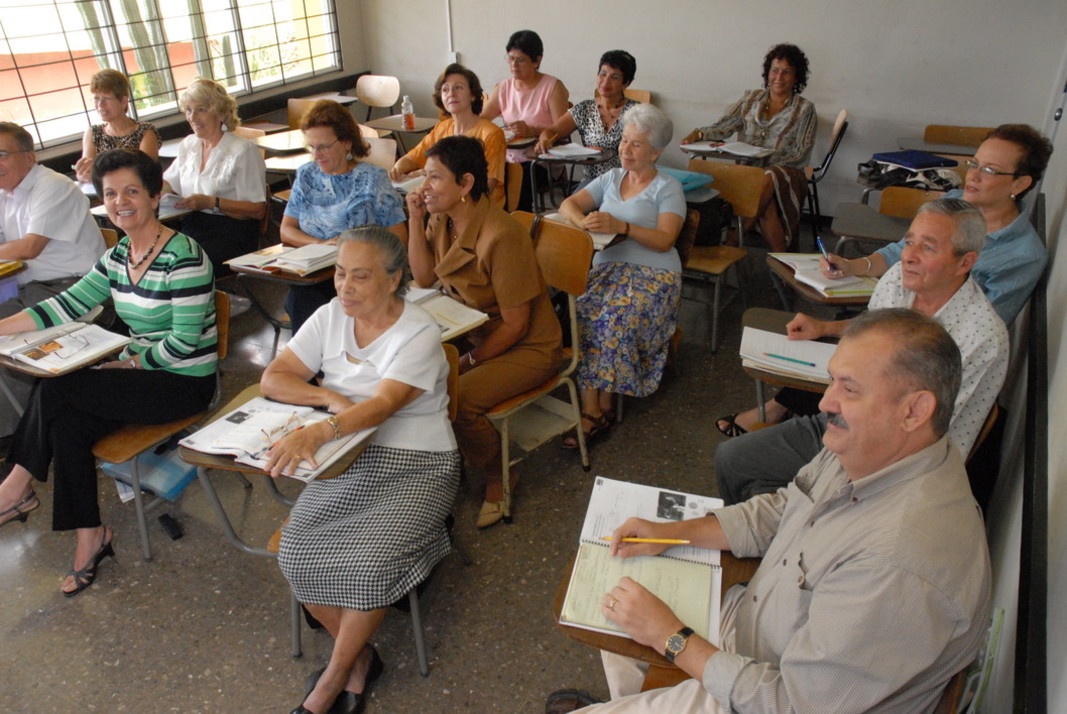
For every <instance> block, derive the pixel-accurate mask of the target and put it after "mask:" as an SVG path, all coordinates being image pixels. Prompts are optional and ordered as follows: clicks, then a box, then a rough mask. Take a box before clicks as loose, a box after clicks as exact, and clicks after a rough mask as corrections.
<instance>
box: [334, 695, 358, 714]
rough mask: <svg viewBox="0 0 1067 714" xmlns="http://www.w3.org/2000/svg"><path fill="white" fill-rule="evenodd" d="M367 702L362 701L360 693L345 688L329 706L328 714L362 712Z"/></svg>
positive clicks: (355, 713)
mask: <svg viewBox="0 0 1067 714" xmlns="http://www.w3.org/2000/svg"><path fill="white" fill-rule="evenodd" d="M366 706H367V703H366V702H365V701H363V695H362V694H356V693H355V692H349V691H348V690H345V691H343V692H341V693H340V694H338V695H337V699H334V700H333V706H332V707H330V714H362V712H363V709H364V708H365V707H366Z"/></svg>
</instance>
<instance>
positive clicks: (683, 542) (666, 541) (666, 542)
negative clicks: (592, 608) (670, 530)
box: [601, 536, 689, 545]
mask: <svg viewBox="0 0 1067 714" xmlns="http://www.w3.org/2000/svg"><path fill="white" fill-rule="evenodd" d="M601 540H614V539H613V538H612V537H611V536H604V537H603V538H601ZM619 540H620V541H621V542H622V543H662V544H663V545H689V541H687V540H679V539H677V538H620V539H619Z"/></svg>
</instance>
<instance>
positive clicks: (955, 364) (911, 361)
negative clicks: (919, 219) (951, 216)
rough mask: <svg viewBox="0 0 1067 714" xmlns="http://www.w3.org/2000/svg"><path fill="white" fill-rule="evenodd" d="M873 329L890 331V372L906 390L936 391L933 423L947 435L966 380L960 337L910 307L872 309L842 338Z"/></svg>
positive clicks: (851, 324) (939, 433)
mask: <svg viewBox="0 0 1067 714" xmlns="http://www.w3.org/2000/svg"><path fill="white" fill-rule="evenodd" d="M927 205H929V204H927ZM872 330H876V331H879V332H883V333H886V334H887V336H889V337H890V338H891V339H892V344H893V345H894V347H895V350H896V353H895V354H893V355H891V356H890V358H889V360H888V364H889V367H888V372H887V374H886V376H887V377H890V378H891V379H895V380H897V381H898V382H900V383H901V385H902V391H905V390H919V389H921V390H926V391H928V392H932V393H933V395H934V399H936V400H937V407H936V408H935V409H934V414H933V416H932V417H931V419H930V425H931V426H932V427H933V430H934V434H935V435H937V437H938V438H940V437H942V436H944V435H945V434H946V433H948V428H949V425H950V424H951V423H952V410H953V409H954V408H955V406H956V396H957V395H958V394H959V391H960V384H961V382H962V380H963V358H962V357H961V356H960V348H959V347H958V346H957V345H956V341H955V340H953V339H952V336H951V335H949V334H948V332H947V331H946V330H945V328H944V327H943V326H942V325H941V323H940V322H938V321H937V320H935V319H934V318H932V317H927V316H926V315H923V314H921V313H918V312H916V311H915V310H910V309H908V308H886V309H882V310H868V311H867V312H865V313H863V314H862V315H860V316H859V317H856V318H855V319H853V320H849V323H848V326H847V327H846V328H845V332H844V334H843V335H842V336H841V339H842V340H846V339H850V338H854V337H858V336H860V335H862V334H864V333H865V332H870V331H872Z"/></svg>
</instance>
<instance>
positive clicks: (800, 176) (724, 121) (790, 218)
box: [682, 44, 819, 251]
mask: <svg viewBox="0 0 1067 714" xmlns="http://www.w3.org/2000/svg"><path fill="white" fill-rule="evenodd" d="M807 84H808V57H807V55H805V54H804V51H803V50H801V49H800V48H799V47H797V46H796V45H787V44H781V45H775V46H774V47H772V48H771V49H770V51H768V52H767V55H766V56H765V57H764V58H763V89H752V90H749V91H747V92H745V95H744V96H743V97H741V99H740V100H738V102H737V103H736V104H734V105H733V106H732V107H730V108H729V109H728V110H727V111H726V114H724V115H723V116H722V118H721V119H719V121H717V122H715V123H714V124H712V125H711V126H706V127H704V128H702V129H694V130H693V131H692V132H690V133H689V135H688V136H686V137H685V138H684V139H682V143H683V144H689V143H692V142H694V141H703V140H720V139H725V138H727V137H728V136H730V135H731V134H734V133H736V134H737V138H738V140H739V141H744V142H747V143H749V144H752V145H753V146H761V147H764V148H767V149H771V150H772V153H771V155H770V156H768V157H767V164H768V168H767V170H766V176H765V178H764V181H763V195H762V196H761V197H760V206H759V216H758V217H757V219H756V221H757V224H758V226H759V232H760V235H762V236H763V238H764V239H765V240H766V241H767V243H768V244H769V245H770V246H771V250H777V251H783V250H786V249H787V248H788V247H789V245H790V244H791V243H792V242H793V240H794V239H795V238H796V236H797V228H798V226H799V225H800V207H801V204H802V203H803V201H804V197H805V196H807V194H808V183H807V179H806V178H805V176H804V167H805V166H807V164H808V161H809V159H810V158H811V147H812V145H813V144H814V143H815V130H816V128H817V126H818V120H819V119H818V117H817V116H816V114H815V105H814V104H812V103H811V102H809V101H808V100H807V99H805V98H804V97H802V96H800V93H801V92H803V91H804V87H806V86H807Z"/></svg>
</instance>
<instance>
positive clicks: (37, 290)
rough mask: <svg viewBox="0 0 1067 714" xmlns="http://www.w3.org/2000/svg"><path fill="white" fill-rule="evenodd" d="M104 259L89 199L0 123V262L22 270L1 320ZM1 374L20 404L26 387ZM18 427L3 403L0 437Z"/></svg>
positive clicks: (14, 127) (20, 132) (13, 127)
mask: <svg viewBox="0 0 1067 714" xmlns="http://www.w3.org/2000/svg"><path fill="white" fill-rule="evenodd" d="M103 254H104V240H103V238H101V237H100V229H99V228H97V226H96V223H95V222H94V221H93V217H92V215H91V214H90V213H89V199H87V198H86V197H85V195H84V194H83V193H82V192H81V190H79V189H78V186H77V184H75V183H74V182H73V181H71V180H70V179H69V178H67V177H66V176H62V175H60V174H57V173H56V172H55V171H52V170H51V169H49V168H46V167H44V166H39V165H38V164H37V156H36V154H35V153H34V151H33V137H32V136H30V134H29V132H27V131H26V130H25V129H23V128H22V127H21V126H19V125H18V124H12V123H11V122H0V260H21V261H23V262H24V263H25V264H26V269H25V270H24V271H22V272H21V273H19V274H18V276H16V277H17V280H18V286H19V288H18V296H17V297H13V298H11V299H9V300H7V301H5V302H0V318H4V317H9V316H11V315H14V314H15V313H17V312H20V311H21V310H23V309H24V308H27V307H30V306H32V305H36V304H37V303H39V302H40V301H42V300H44V299H46V298H50V297H52V296H53V295H58V294H59V293H61V292H63V291H64V290H65V289H66V288H68V287H70V286H71V285H73V284H74V283H75V282H77V280H78V278H80V277H81V276H83V275H85V274H86V273H87V272H89V269H90V268H92V266H93V264H95V263H96V260H97V259H98V258H99V257H100V256H101V255H103ZM5 372H6V370H0V379H3V380H4V381H5V383H6V384H7V386H8V388H9V389H10V390H11V392H12V394H13V396H14V397H15V398H16V399H17V400H18V401H20V402H21V403H22V404H25V403H26V400H27V399H28V396H29V390H30V384H31V383H30V381H29V380H28V379H23V378H21V375H20V376H15V375H13V374H11V373H9V372H7V373H5ZM5 401H6V400H5ZM17 423H18V415H17V414H15V411H14V410H13V409H11V408H10V405H9V404H6V403H2V407H0V436H6V435H8V434H10V433H11V432H12V431H14V429H15V425H16V424H17Z"/></svg>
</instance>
